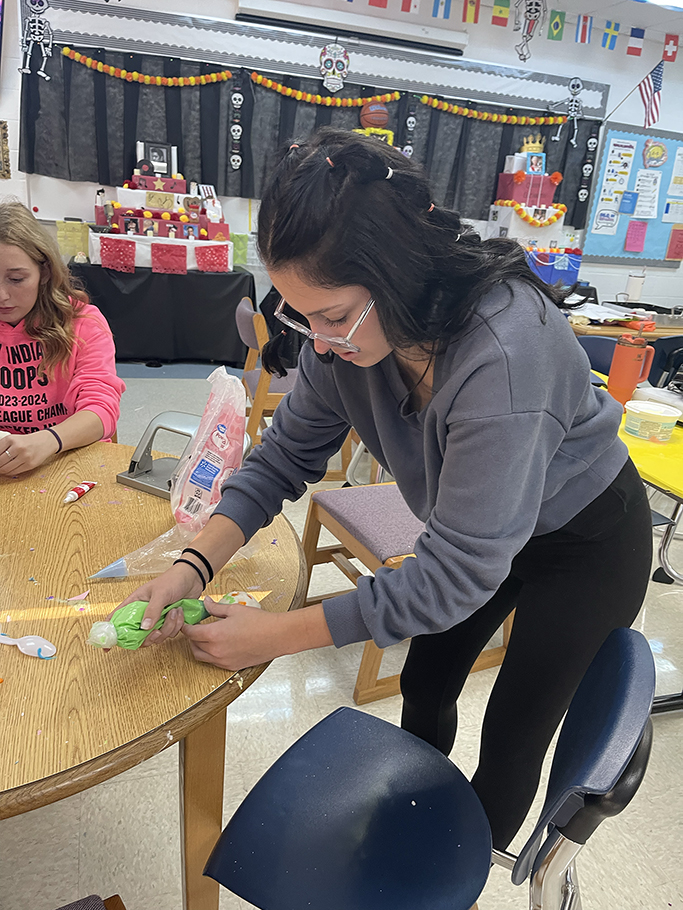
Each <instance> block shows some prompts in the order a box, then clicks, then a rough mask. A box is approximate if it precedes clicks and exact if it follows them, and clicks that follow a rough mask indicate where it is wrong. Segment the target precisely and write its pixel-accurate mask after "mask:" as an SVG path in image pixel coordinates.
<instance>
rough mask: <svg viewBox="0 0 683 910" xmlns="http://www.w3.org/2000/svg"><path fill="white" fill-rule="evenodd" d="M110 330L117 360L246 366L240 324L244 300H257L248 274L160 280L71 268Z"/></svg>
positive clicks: (145, 272)
mask: <svg viewBox="0 0 683 910" xmlns="http://www.w3.org/2000/svg"><path fill="white" fill-rule="evenodd" d="M69 269H70V270H71V274H72V275H73V276H74V278H78V279H80V280H81V282H82V283H83V285H84V287H85V290H86V291H87V293H88V296H89V297H90V299H91V301H92V302H93V303H94V304H95V306H96V307H97V308H98V309H99V310H101V311H102V313H103V314H104V316H105V318H106V320H107V322H108V323H109V325H110V326H111V330H112V332H113V334H114V341H115V343H116V359H117V360H143V361H149V360H160V361H162V362H164V363H170V362H173V361H177V360H191V361H218V362H220V363H225V364H228V365H230V366H240V367H241V366H244V359H245V357H246V353H247V349H246V347H245V346H244V345H243V344H242V341H241V340H240V337H239V334H238V333H237V326H236V325H235V309H236V308H237V304H238V303H239V302H240V300H241V299H242V297H250V298H251V299H252V300H254V295H255V286H254V276H253V275H252V274H251V272H247V271H246V270H242V269H240V270H237V271H234V272H227V273H223V274H219V273H217V272H198V271H197V272H196V271H191V272H188V273H187V274H186V275H160V274H156V273H154V272H152V270H151V269H142V268H136V269H135V272H134V273H133V272H130V273H129V272H116V271H114V270H113V269H103V268H102V266H99V265H91V264H90V263H85V264H80V263H75V262H70V263H69Z"/></svg>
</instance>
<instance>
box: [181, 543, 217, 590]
mask: <svg viewBox="0 0 683 910" xmlns="http://www.w3.org/2000/svg"><path fill="white" fill-rule="evenodd" d="M183 553H192V555H193V556H196V557H197V559H198V560H199V561H200V562H203V563H204V566H205V568H206V571H207V572H208V573H209V581H213V569H212V568H211V563H210V562H209V560H208V559H207V558H206V556H204V554H203V553H200V552H199V550H194V549H193V548H192V547H185V549H184V550H183V551H182V553H181V554H180V555H181V556H182V555H183ZM208 583H209V582H208V581H207V584H208Z"/></svg>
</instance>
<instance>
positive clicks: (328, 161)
mask: <svg viewBox="0 0 683 910" xmlns="http://www.w3.org/2000/svg"><path fill="white" fill-rule="evenodd" d="M325 161H327V163H328V164H329V166H330V167H334V162H333V161H332V159H331V158H326V159H325Z"/></svg>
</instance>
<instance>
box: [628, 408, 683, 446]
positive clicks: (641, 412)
mask: <svg viewBox="0 0 683 910" xmlns="http://www.w3.org/2000/svg"><path fill="white" fill-rule="evenodd" d="M682 416H683V415H682V414H681V412H680V411H679V410H678V409H677V408H672V407H670V406H669V405H668V404H659V403H658V402H656V401H635V400H631V401H627V402H626V423H625V424H624V429H625V430H626V432H627V433H629V434H630V435H631V436H637V437H638V438H639V439H647V440H649V441H650V442H657V443H660V444H661V443H665V442H668V441H669V440H670V439H671V434H672V433H673V430H674V427H675V426H676V421H677V420H680V419H681V417H682Z"/></svg>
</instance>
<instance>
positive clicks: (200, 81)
mask: <svg viewBox="0 0 683 910" xmlns="http://www.w3.org/2000/svg"><path fill="white" fill-rule="evenodd" d="M62 55H63V56H64V57H68V58H69V60H75V61H76V63H82V64H83V66H87V67H88V68H89V69H91V70H96V71H97V72H98V73H104V74H105V75H106V76H114V78H115V79H123V80H125V81H126V82H139V83H140V84H141V85H163V86H164V87H165V88H168V87H169V86H171V87H175V86H179V87H180V88H186V87H188V86H196V85H211V84H212V83H214V82H227V81H228V80H229V79H232V73H231V72H230V70H222V71H221V72H219V73H207V74H206V75H204V76H148V75H146V74H145V73H138V72H136V71H133V72H132V73H130V72H128V70H125V69H120V68H119V67H118V66H110V65H109V64H108V63H102V61H101V60H95V59H94V58H93V57H88V56H87V55H86V54H80V53H79V52H78V51H75V50H73V49H72V48H70V47H63V48H62Z"/></svg>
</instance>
